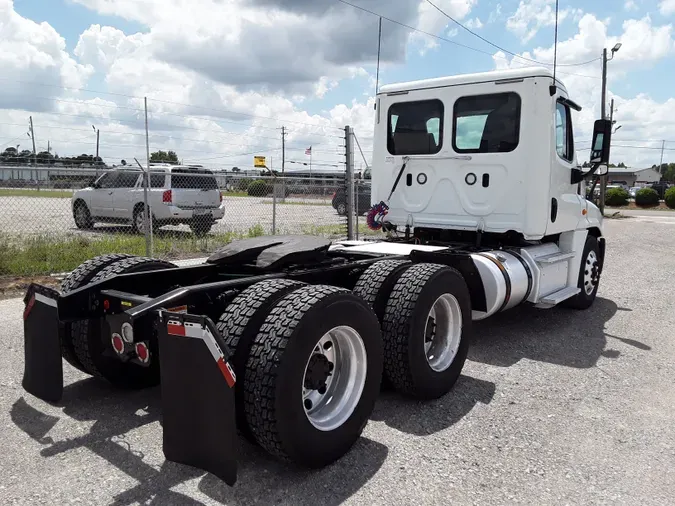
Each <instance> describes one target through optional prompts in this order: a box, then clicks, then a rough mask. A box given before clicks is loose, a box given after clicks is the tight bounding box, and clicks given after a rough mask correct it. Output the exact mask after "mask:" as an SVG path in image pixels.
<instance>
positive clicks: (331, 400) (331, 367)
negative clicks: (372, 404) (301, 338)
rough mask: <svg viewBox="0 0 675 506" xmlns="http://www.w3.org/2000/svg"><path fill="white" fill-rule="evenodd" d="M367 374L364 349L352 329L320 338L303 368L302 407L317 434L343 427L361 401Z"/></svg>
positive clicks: (337, 328)
mask: <svg viewBox="0 0 675 506" xmlns="http://www.w3.org/2000/svg"><path fill="white" fill-rule="evenodd" d="M367 372H368V364H367V355H366V347H365V345H364V343H363V339H362V338H361V335H360V334H359V333H358V332H357V331H356V330H355V329H353V328H352V327H349V326H346V325H341V326H339V327H335V328H333V329H331V330H330V331H329V332H327V333H326V334H324V335H323V337H322V338H321V339H319V342H318V343H317V344H316V346H315V347H314V349H313V350H312V353H311V354H310V356H309V359H308V360H307V363H306V364H305V372H304V374H303V378H302V404H303V409H304V410H305V415H306V416H307V419H308V420H309V422H310V423H311V424H312V425H313V426H314V427H316V428H317V429H319V430H321V431H331V430H334V429H336V428H338V427H340V426H341V425H342V424H344V423H345V422H346V421H347V420H348V419H349V417H350V416H351V415H352V413H353V412H354V410H355V409H356V406H357V405H358V403H359V400H360V399H361V393H362V392H363V387H364V386H365V383H366V373H367Z"/></svg>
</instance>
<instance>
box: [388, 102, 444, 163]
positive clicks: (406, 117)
mask: <svg viewBox="0 0 675 506" xmlns="http://www.w3.org/2000/svg"><path fill="white" fill-rule="evenodd" d="M443 110H444V109H443V102H441V101H440V100H420V101H416V102H399V103H397V104H392V106H391V107H389V119H388V122H387V150H388V151H389V153H390V154H392V155H433V154H436V153H438V152H439V151H440V150H441V147H442V145H443Z"/></svg>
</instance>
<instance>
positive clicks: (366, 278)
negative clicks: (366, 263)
mask: <svg viewBox="0 0 675 506" xmlns="http://www.w3.org/2000/svg"><path fill="white" fill-rule="evenodd" d="M411 265H412V264H411V263H410V262H409V261H407V260H381V261H380V262H377V263H374V264H373V265H371V266H370V267H368V268H367V269H366V270H365V271H364V273H363V274H361V277H359V280H358V281H357V282H356V285H355V286H354V290H353V292H354V293H355V294H356V295H358V296H360V297H361V298H363V300H365V301H366V302H367V303H368V305H369V306H370V307H371V308H372V309H373V311H374V312H375V315H376V316H377V319H378V320H379V321H380V323H382V318H383V317H384V310H385V308H386V307H387V301H388V300H389V294H391V290H392V289H393V288H394V285H395V284H396V281H398V279H399V278H400V277H401V274H403V272H404V271H405V270H406V269H407V268H408V267H410V266H411Z"/></svg>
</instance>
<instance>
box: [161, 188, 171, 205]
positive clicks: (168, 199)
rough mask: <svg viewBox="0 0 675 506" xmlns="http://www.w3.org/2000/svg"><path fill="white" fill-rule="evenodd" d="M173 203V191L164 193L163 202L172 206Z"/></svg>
mask: <svg viewBox="0 0 675 506" xmlns="http://www.w3.org/2000/svg"><path fill="white" fill-rule="evenodd" d="M171 201H172V195H171V190H166V191H165V192H164V193H162V202H163V203H165V204H171Z"/></svg>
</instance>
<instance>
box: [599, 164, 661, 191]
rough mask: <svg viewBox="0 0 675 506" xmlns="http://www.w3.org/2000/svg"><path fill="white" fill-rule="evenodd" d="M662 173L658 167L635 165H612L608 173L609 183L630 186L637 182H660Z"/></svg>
mask: <svg viewBox="0 0 675 506" xmlns="http://www.w3.org/2000/svg"><path fill="white" fill-rule="evenodd" d="M660 180H661V174H660V173H659V171H658V170H656V169H651V168H649V169H637V168H634V167H610V169H609V174H608V175H607V182H608V184H625V185H627V186H629V187H631V186H635V184H636V183H638V184H639V183H645V184H646V183H649V184H651V183H658V182H659V181H660Z"/></svg>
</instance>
